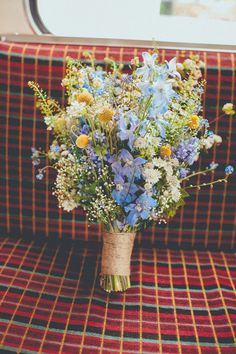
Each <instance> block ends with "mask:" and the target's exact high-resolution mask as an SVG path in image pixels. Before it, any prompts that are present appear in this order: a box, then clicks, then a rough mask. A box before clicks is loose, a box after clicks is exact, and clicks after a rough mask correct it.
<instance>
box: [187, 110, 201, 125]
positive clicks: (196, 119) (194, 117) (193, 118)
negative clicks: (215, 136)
mask: <svg viewBox="0 0 236 354" xmlns="http://www.w3.org/2000/svg"><path fill="white" fill-rule="evenodd" d="M199 125H200V118H199V117H198V116H197V115H195V114H194V115H192V116H191V117H190V118H189V120H188V127H189V128H190V129H197V128H198V127H199Z"/></svg>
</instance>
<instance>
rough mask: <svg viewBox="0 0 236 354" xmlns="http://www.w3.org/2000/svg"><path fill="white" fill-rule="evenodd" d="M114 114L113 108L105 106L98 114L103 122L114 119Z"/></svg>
mask: <svg viewBox="0 0 236 354" xmlns="http://www.w3.org/2000/svg"><path fill="white" fill-rule="evenodd" d="M113 116H114V111H113V110H112V109H111V108H104V109H103V111H102V112H101V113H99V115H98V119H99V120H100V122H102V123H107V122H109V121H110V120H112V118H113Z"/></svg>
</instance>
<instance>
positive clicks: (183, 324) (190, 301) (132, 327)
mask: <svg viewBox="0 0 236 354" xmlns="http://www.w3.org/2000/svg"><path fill="white" fill-rule="evenodd" d="M0 244H1V247H0V259H1V263H0V273H1V283H0V294H1V310H0V343H1V344H0V348H1V349H2V351H3V352H4V350H7V349H11V350H12V351H14V350H15V351H16V352H18V353H36V352H37V353H39V352H40V353H41V352H42V353H94V354H95V353H108V352H110V353H114V354H115V353H124V354H130V353H135V354H136V353H163V354H167V353H169V354H170V353H171V354H174V353H191V354H195V353H203V354H204V353H211V354H215V353H225V354H226V353H228V354H233V353H235V352H236V337H235V333H236V332H235V331H236V306H235V305H236V296H235V294H236V291H235V282H236V266H235V264H236V259H235V254H233V253H223V252H210V251H207V252H206V251H203V252H202V251H196V250H195V251H183V250H180V251H173V250H169V249H164V250H163V249H157V250H156V249H154V248H153V249H152V248H143V249H141V248H135V249H134V252H133V257H132V277H131V279H132V284H133V286H132V288H131V289H129V290H128V291H127V292H126V293H124V294H111V295H109V294H105V293H104V291H102V290H101V289H100V287H99V285H98V279H97V276H98V272H99V268H100V253H99V252H98V251H99V250H98V249H97V248H96V247H93V248H85V249H83V248H81V247H80V246H79V244H78V243H77V244H74V243H73V242H69V243H68V242H67V243H64V242H58V243H54V244H50V247H49V245H48V243H47V242H45V241H42V240H28V241H27V240H22V239H17V240H16V242H14V239H12V238H5V239H4V238H2V239H1V243H0ZM155 284H157V286H156V285H155ZM14 348H15V349H14Z"/></svg>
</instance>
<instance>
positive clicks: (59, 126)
mask: <svg viewBox="0 0 236 354" xmlns="http://www.w3.org/2000/svg"><path fill="white" fill-rule="evenodd" d="M65 127H66V121H65V119H64V118H63V117H60V118H57V120H56V121H55V123H54V130H55V132H56V133H62V132H63V131H64V130H65Z"/></svg>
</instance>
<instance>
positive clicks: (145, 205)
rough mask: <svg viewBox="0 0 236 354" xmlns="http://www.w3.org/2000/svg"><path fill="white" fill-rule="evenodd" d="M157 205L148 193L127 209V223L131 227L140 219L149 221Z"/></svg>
mask: <svg viewBox="0 0 236 354" xmlns="http://www.w3.org/2000/svg"><path fill="white" fill-rule="evenodd" d="M156 205H157V201H156V200H155V199H153V198H152V197H150V196H149V195H148V194H147V193H146V192H145V193H143V194H141V195H140V196H139V197H138V198H137V199H136V201H135V203H131V204H129V205H127V206H126V207H125V211H126V212H127V213H129V214H128V216H127V221H128V223H129V225H131V226H134V225H135V224H136V222H137V221H138V219H139V218H141V219H142V220H147V219H148V218H149V216H150V213H151V211H152V209H153V208H155V207H156Z"/></svg>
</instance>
